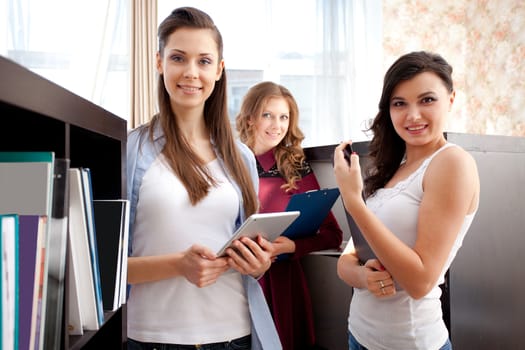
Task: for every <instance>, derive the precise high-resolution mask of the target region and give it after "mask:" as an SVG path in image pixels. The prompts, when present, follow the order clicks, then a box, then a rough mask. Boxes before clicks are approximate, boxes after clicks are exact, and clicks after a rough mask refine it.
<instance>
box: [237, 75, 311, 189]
mask: <svg viewBox="0 0 525 350" xmlns="http://www.w3.org/2000/svg"><path fill="white" fill-rule="evenodd" d="M276 97H277V98H284V99H285V100H286V102H287V103H288V107H289V109H290V115H289V126H288V131H287V133H286V135H285V137H284V138H283V139H282V141H281V142H280V143H279V144H278V145H277V146H276V147H275V149H274V155H275V160H276V165H277V170H278V171H279V173H280V174H281V175H282V177H283V178H284V180H285V181H286V183H285V184H284V185H283V186H282V188H283V189H284V190H285V191H287V192H288V191H292V190H294V189H297V185H296V182H297V181H299V180H300V179H301V177H302V175H301V173H302V170H303V169H304V168H305V167H306V166H307V165H306V164H305V156H304V151H303V148H302V146H301V143H302V142H303V140H304V134H303V132H302V131H301V129H300V128H299V107H298V106H297V102H296V101H295V98H294V97H293V95H292V93H291V92H290V91H289V90H288V89H287V88H285V87H284V86H282V85H279V84H276V83H274V82H271V81H264V82H261V83H258V84H256V85H254V86H252V87H251V88H250V89H249V90H248V92H247V93H246V95H245V96H244V98H243V101H242V105H241V110H240V111H239V114H238V115H237V117H236V118H235V122H236V128H237V132H238V133H239V138H240V140H241V141H242V142H244V143H245V144H246V145H247V146H248V147H250V148H251V149H252V150H253V149H254V146H255V127H254V124H253V123H250V121H253V120H254V119H255V118H257V116H259V115H261V114H262V112H263V108H264V107H265V106H266V104H267V103H268V101H269V100H270V99H272V98H276Z"/></svg>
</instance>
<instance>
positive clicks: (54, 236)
mask: <svg viewBox="0 0 525 350" xmlns="http://www.w3.org/2000/svg"><path fill="white" fill-rule="evenodd" d="M0 194H1V195H0V233H1V235H2V236H1V239H0V252H1V254H2V257H3V259H0V267H1V275H2V277H1V279H0V283H1V284H2V288H1V297H0V310H1V312H0V313H1V315H0V316H1V325H0V348H1V349H5V350H10V349H21V350H25V349H31V350H32V349H58V348H61V340H62V337H63V333H62V331H63V325H64V323H65V321H64V320H67V323H68V324H69V326H70V327H69V329H70V331H69V333H70V334H82V333H83V331H84V330H97V329H99V328H100V326H101V325H102V324H103V323H104V312H105V311H113V310H116V309H117V308H118V307H120V306H121V305H122V304H123V303H125V295H126V294H125V291H124V292H123V291H122V288H123V289H124V290H125V289H126V278H127V275H126V266H127V235H128V231H127V227H128V221H129V204H128V201H127V200H124V199H116V200H111V201H109V200H108V201H100V200H95V199H93V196H92V190H91V180H90V173H89V169H82V168H81V169H77V168H70V162H69V160H68V159H58V158H55V155H54V153H53V152H0ZM98 202H104V203H106V202H107V203H111V205H112V207H111V208H108V206H107V205H105V204H104V205H100V208H98V207H99V205H98V204H95V203H98ZM114 206H117V207H119V208H120V212H117V211H115V210H114V208H113V207H114ZM99 217H100V219H99ZM108 222H111V223H116V222H118V223H119V225H118V226H117V225H113V226H108V225H109V224H108ZM97 230H98V231H99V232H98V236H97V234H96V233H97ZM97 238H98V239H97ZM68 259H69V263H70V265H69V269H68V272H69V276H68V278H67V279H66V276H65V272H66V268H65V267H66V263H67V260H68ZM66 292H67V293H68V294H69V298H68V300H69V305H68V310H69V311H68V314H64V309H63V306H64V303H63V300H64V295H65V293H66ZM75 305H76V307H72V306H75Z"/></svg>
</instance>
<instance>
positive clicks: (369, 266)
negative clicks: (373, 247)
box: [364, 259, 396, 298]
mask: <svg viewBox="0 0 525 350" xmlns="http://www.w3.org/2000/svg"><path fill="white" fill-rule="evenodd" d="M364 278H365V285H366V287H367V289H368V290H369V291H370V293H372V294H374V295H375V296H376V297H378V298H383V297H386V296H391V295H394V294H396V286H395V285H394V280H393V278H392V275H391V274H390V273H389V272H388V271H387V270H385V268H384V267H383V265H381V263H380V262H379V260H377V259H370V260H368V261H367V262H366V263H365V265H364Z"/></svg>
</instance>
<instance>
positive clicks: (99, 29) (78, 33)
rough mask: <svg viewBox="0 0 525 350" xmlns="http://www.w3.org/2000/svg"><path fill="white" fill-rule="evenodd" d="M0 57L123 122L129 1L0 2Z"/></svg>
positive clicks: (126, 103)
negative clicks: (104, 110) (116, 116)
mask: <svg viewBox="0 0 525 350" xmlns="http://www.w3.org/2000/svg"><path fill="white" fill-rule="evenodd" d="M0 10H1V11H0V23H4V24H3V25H0V54H1V55H3V56H5V57H7V58H9V59H11V60H13V61H16V62H18V63H19V64H21V65H23V66H25V67H26V68H28V69H30V70H32V71H33V72H35V73H37V74H40V75H41V76H43V77H45V78H47V79H49V80H51V81H53V82H55V83H56V84H58V85H61V86H63V87H65V88H66V89H68V90H70V91H72V92H74V93H76V94H77V95H79V96H82V97H84V98H85V99H87V100H90V101H92V102H93V103H96V104H98V105H100V106H102V107H104V108H105V109H107V110H109V111H110V112H112V113H114V114H116V115H118V116H120V117H122V118H126V116H127V115H129V92H130V88H129V71H130V69H129V42H130V41H129V25H128V23H129V1H127V0H105V1H86V0H46V1H41V0H4V1H1V2H0Z"/></svg>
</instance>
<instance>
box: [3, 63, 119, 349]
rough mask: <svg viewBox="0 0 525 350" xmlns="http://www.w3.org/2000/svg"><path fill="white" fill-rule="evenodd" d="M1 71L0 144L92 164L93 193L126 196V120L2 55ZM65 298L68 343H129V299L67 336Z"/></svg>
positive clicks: (114, 345) (80, 345) (72, 346)
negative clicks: (90, 327)
mask: <svg viewBox="0 0 525 350" xmlns="http://www.w3.org/2000/svg"><path fill="white" fill-rule="evenodd" d="M0 75H1V76H2V83H1V84H0V121H1V123H2V129H3V130H4V132H3V133H2V137H1V138H0V150H2V151H53V152H55V156H56V157H57V158H68V159H70V161H71V163H70V166H71V167H81V166H82V167H87V168H90V170H91V176H92V184H93V197H94V199H116V198H126V140H127V124H126V120H124V119H122V118H120V117H118V116H116V115H114V114H112V113H110V112H108V111H107V110H105V109H103V108H101V107H99V106H97V105H95V104H93V103H91V102H89V101H87V100H86V99H84V98H82V97H79V96H78V95H75V94H73V93H71V92H70V91H68V90H66V89H64V88H62V87H60V86H58V85H56V84H54V83H53V82H51V81H49V80H47V79H45V78H43V77H41V76H39V75H37V74H35V73H33V72H31V71H29V70H28V69H26V68H24V67H22V66H20V65H19V64H17V63H15V62H13V61H11V60H9V59H7V58H5V57H2V56H0ZM66 269H67V266H66ZM66 276H67V273H66ZM65 294H66V299H67V293H65ZM61 302H63V303H64V304H63V305H64V310H65V312H64V322H63V324H64V328H63V334H64V337H63V344H62V348H63V349H91V348H93V349H95V348H98V349H119V348H120V349H125V348H126V340H127V332H126V327H127V324H126V305H123V306H122V307H121V308H120V309H118V310H117V311H115V312H110V313H106V315H105V322H104V324H103V325H102V327H101V328H100V330H98V331H97V332H85V334H84V335H82V336H68V335H67V329H66V325H67V324H68V322H67V308H66V307H65V306H67V302H66V300H63V301H61Z"/></svg>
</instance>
